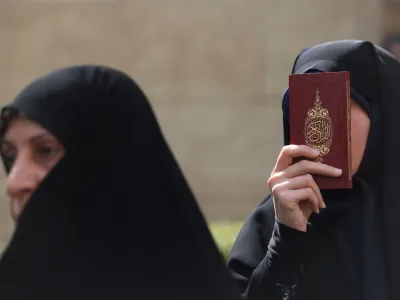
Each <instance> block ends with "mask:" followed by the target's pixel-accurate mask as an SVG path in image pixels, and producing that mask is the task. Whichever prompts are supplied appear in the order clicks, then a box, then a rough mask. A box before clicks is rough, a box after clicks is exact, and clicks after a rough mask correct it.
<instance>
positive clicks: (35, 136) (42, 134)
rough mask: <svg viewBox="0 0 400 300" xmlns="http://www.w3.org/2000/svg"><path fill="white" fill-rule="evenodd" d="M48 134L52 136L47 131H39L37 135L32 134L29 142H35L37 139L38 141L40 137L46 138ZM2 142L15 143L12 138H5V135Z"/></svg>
mask: <svg viewBox="0 0 400 300" xmlns="http://www.w3.org/2000/svg"><path fill="white" fill-rule="evenodd" d="M47 136H51V135H49V134H48V133H46V132H44V133H39V134H36V135H34V136H31V137H30V138H29V139H28V141H29V142H35V141H37V140H39V139H42V138H44V137H47ZM1 143H2V144H4V143H7V144H11V145H14V143H13V142H11V141H10V140H8V139H7V138H4V137H3V138H2V139H1Z"/></svg>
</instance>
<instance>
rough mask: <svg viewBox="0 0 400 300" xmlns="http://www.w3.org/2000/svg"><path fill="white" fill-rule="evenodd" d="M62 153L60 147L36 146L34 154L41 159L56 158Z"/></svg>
mask: <svg viewBox="0 0 400 300" xmlns="http://www.w3.org/2000/svg"><path fill="white" fill-rule="evenodd" d="M62 151H63V150H62V147H60V146H58V145H53V144H43V145H38V146H37V148H36V154H37V155H38V156H39V157H40V158H42V159H44V158H48V159H49V158H53V157H56V156H58V155H59V154H61V153H62Z"/></svg>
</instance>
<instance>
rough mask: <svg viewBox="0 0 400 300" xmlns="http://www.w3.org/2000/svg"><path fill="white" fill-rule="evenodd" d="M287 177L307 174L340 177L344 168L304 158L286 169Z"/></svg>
mask: <svg viewBox="0 0 400 300" xmlns="http://www.w3.org/2000/svg"><path fill="white" fill-rule="evenodd" d="M284 173H285V174H284V176H285V177H286V178H293V177H297V176H301V175H305V174H313V175H323V176H328V177H339V176H340V175H342V170H341V169H338V168H335V167H332V166H329V165H326V164H321V163H317V162H314V161H308V160H302V161H300V162H298V163H296V164H294V165H292V166H290V167H288V168H287V169H286V170H285V171H284Z"/></svg>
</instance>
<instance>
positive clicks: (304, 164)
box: [297, 159, 309, 169]
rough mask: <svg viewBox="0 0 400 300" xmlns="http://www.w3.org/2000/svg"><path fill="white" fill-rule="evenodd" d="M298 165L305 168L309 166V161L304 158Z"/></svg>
mask: <svg viewBox="0 0 400 300" xmlns="http://www.w3.org/2000/svg"><path fill="white" fill-rule="evenodd" d="M297 165H298V166H299V168H302V169H303V168H307V167H308V165H309V161H307V160H305V159H303V160H301V161H299V162H298V163H297Z"/></svg>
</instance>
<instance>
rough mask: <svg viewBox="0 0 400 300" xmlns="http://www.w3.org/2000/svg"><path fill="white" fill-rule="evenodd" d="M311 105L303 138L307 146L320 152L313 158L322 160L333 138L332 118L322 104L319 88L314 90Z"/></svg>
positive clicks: (328, 150) (318, 160) (317, 160)
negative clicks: (313, 98)
mask: <svg viewBox="0 0 400 300" xmlns="http://www.w3.org/2000/svg"><path fill="white" fill-rule="evenodd" d="M313 105H314V106H313V107H312V108H310V109H309V110H308V111H307V118H306V120H305V124H304V140H305V143H306V145H307V146H309V147H312V148H314V149H316V150H318V151H319V152H320V155H319V156H318V158H317V159H316V160H315V161H316V162H323V160H324V158H323V157H324V156H326V155H327V154H328V153H329V152H330V150H331V149H330V147H331V145H332V140H333V126H332V120H331V118H330V116H329V111H328V109H326V108H324V107H323V106H322V101H321V99H320V95H319V89H318V88H317V90H316V92H315V101H314V103H313Z"/></svg>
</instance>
